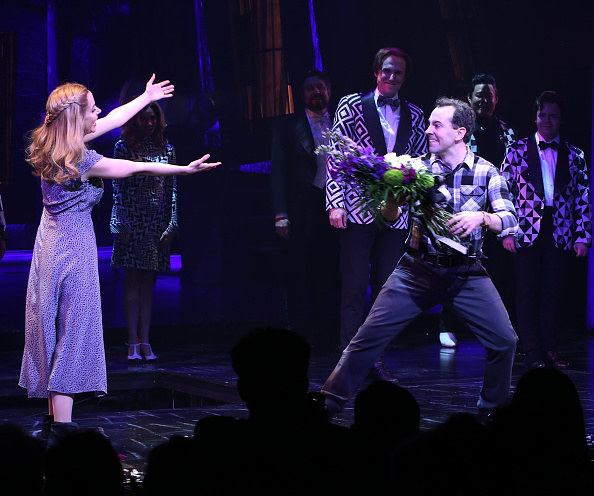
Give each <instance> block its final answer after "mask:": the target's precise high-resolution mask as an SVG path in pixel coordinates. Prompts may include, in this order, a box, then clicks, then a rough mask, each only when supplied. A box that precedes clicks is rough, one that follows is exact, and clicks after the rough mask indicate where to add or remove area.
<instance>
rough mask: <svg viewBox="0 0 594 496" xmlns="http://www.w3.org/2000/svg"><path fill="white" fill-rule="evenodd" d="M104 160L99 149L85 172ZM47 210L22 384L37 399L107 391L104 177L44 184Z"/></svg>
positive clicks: (31, 293) (82, 167)
mask: <svg viewBox="0 0 594 496" xmlns="http://www.w3.org/2000/svg"><path fill="white" fill-rule="evenodd" d="M102 158H103V157H102V156H101V155H99V154H98V153H96V152H95V151H92V150H87V151H86V152H85V155H84V158H83V160H82V161H81V162H80V163H78V164H77V167H78V170H79V172H80V174H81V175H82V174H84V173H85V172H86V171H87V170H89V169H90V168H91V167H92V166H93V165H95V164H96V163H97V162H98V161H99V160H101V159H102ZM41 191H42V195H43V213H42V215H41V222H40V224H39V229H38V230H37V236H36V238H35V247H34V249H33V257H32V259H31V270H30V272H29V283H28V286H27V301H26V305H25V350H24V353H23V361H22V366H21V376H20V380H19V385H20V386H22V387H24V388H26V389H27V394H28V396H29V397H30V398H47V397H48V396H49V393H50V391H54V392H58V393H63V394H74V393H83V392H95V393H98V394H105V393H106V392H107V374H106V371H105V349H104V345H103V324H102V320H101V296H100V293H99V272H98V267H97V242H96V240H95V231H94V229H93V221H92V219H91V211H92V209H93V207H94V206H95V205H96V204H97V203H99V200H100V199H101V195H102V194H103V183H102V182H101V180H97V179H91V180H89V181H82V180H81V179H80V178H78V179H71V180H69V181H67V182H66V183H65V184H57V183H53V184H50V183H47V182H45V181H41Z"/></svg>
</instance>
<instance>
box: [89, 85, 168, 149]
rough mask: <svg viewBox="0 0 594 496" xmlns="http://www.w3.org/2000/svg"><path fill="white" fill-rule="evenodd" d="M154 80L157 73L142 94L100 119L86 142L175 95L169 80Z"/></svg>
mask: <svg viewBox="0 0 594 496" xmlns="http://www.w3.org/2000/svg"><path fill="white" fill-rule="evenodd" d="M154 81H155V75H154V74H153V75H152V76H151V78H150V79H149V80H148V82H147V83H146V89H145V90H144V93H143V94H142V95H140V96H139V97H137V98H135V99H134V100H132V101H131V102H128V103H126V104H125V105H121V106H120V107H117V108H115V109H113V110H112V111H111V112H110V113H109V114H107V115H106V116H105V117H103V118H101V119H98V120H97V128H96V129H95V131H94V132H93V133H90V134H87V135H85V137H84V141H85V143H86V142H89V141H91V140H94V139H95V138H98V137H99V136H101V135H102V134H105V133H107V132H109V131H111V130H112V129H115V128H116V127H120V126H122V125H124V124H125V123H126V122H128V121H129V120H130V119H131V118H132V117H134V116H135V115H136V114H137V113H138V112H140V111H141V110H142V109H143V108H144V107H146V106H147V105H148V104H149V103H151V102H156V101H158V100H161V99H163V98H171V97H172V96H173V90H174V86H173V85H172V84H169V80H165V81H161V82H160V83H157V84H153V82H154Z"/></svg>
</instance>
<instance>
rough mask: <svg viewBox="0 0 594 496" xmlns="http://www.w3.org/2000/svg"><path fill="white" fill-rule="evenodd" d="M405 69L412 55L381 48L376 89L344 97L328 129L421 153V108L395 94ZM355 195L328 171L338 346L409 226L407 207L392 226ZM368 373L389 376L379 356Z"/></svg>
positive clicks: (361, 314)
mask: <svg viewBox="0 0 594 496" xmlns="http://www.w3.org/2000/svg"><path fill="white" fill-rule="evenodd" d="M410 69H411V60H410V57H409V56H408V54H407V53H406V52H404V51H403V50H400V49H399V48H382V49H380V50H379V51H378V52H377V54H376V55H375V58H374V61H373V73H374V76H375V79H376V82H377V87H376V89H375V90H374V91H371V92H369V93H366V94H363V93H355V94H352V95H347V96H345V97H343V98H342V99H341V100H340V102H339V104H338V109H337V110H336V116H335V118H334V126H333V130H335V131H339V132H340V133H341V134H343V135H344V136H348V137H349V138H351V139H352V140H354V141H355V142H356V143H357V144H358V145H362V146H368V147H371V148H373V150H374V151H375V152H376V153H379V154H381V155H385V154H386V153H389V152H395V153H396V154H398V155H403V154H408V155H412V156H414V157H416V156H420V155H424V154H425V153H426V152H427V139H426V137H425V132H424V131H425V116H424V115H423V111H422V110H421V109H420V108H419V107H417V106H416V105H414V104H412V103H410V102H409V101H407V100H404V99H402V98H400V97H399V96H400V95H399V93H400V88H401V87H402V84H403V83H404V81H405V79H406V77H407V75H408V73H409V72H410ZM330 165H331V164H330ZM359 200H360V197H359V196H358V195H357V194H356V192H354V191H353V190H351V189H349V188H346V189H345V188H343V187H342V186H341V185H340V184H338V183H337V182H336V181H334V180H333V179H332V178H331V177H330V176H329V177H328V181H327V183H326V209H327V210H328V211H329V218H330V224H331V225H332V226H334V227H335V228H337V229H340V274H341V281H342V290H341V304H340V305H341V310H340V342H341V347H342V348H343V349H344V348H345V347H346V346H347V345H348V343H349V342H350V340H351V338H352V337H353V336H354V335H355V334H356V332H357V329H359V327H360V326H361V324H362V323H363V321H364V320H365V317H366V315H367V306H366V301H365V299H366V298H365V297H366V293H367V286H368V284H370V286H371V302H370V303H371V304H372V303H373V301H374V300H375V298H376V296H377V295H378V293H379V291H380V289H381V287H382V285H383V284H384V282H385V281H386V279H387V278H388V276H389V275H390V274H391V273H392V271H393V270H394V268H395V267H396V263H397V262H398V260H399V259H400V257H401V256H402V254H403V253H404V242H405V240H406V233H407V228H408V213H407V212H404V214H403V215H402V216H401V217H400V218H399V219H398V222H396V223H395V224H394V225H393V226H391V227H387V226H380V225H379V224H378V223H376V222H375V221H374V220H373V216H372V215H371V214H365V213H364V212H362V211H361V210H360V208H359V206H358V202H359ZM372 374H373V375H374V377H375V378H377V379H381V378H384V379H386V378H388V379H389V378H390V377H389V374H388V373H387V372H386V371H385V369H384V368H383V365H382V362H381V361H379V362H377V363H376V364H375V366H374V368H373V370H372Z"/></svg>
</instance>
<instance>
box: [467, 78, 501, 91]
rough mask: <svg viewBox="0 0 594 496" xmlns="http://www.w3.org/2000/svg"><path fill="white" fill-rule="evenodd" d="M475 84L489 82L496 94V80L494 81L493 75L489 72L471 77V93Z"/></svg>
mask: <svg viewBox="0 0 594 496" xmlns="http://www.w3.org/2000/svg"><path fill="white" fill-rule="evenodd" d="M477 84H490V85H491V86H493V89H494V90H495V94H496V95H497V93H498V92H497V81H495V76H493V75H491V74H482V73H481V74H475V75H474V77H473V78H472V82H471V83H470V92H471V93H472V92H473V91H474V87H475V86H476V85H477Z"/></svg>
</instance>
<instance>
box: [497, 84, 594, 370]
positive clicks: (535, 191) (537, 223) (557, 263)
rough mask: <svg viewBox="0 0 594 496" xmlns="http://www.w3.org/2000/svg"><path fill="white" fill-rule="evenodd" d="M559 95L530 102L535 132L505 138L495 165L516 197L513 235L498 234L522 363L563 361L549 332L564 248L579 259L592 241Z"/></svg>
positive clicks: (582, 175)
mask: <svg viewBox="0 0 594 496" xmlns="http://www.w3.org/2000/svg"><path fill="white" fill-rule="evenodd" d="M561 107H562V106H561V100H560V98H559V95H558V94H557V93H555V92H554V91H545V92H543V93H542V94H541V95H540V96H539V97H538V98H537V99H536V102H535V122H536V130H537V131H536V133H535V134H534V135H532V136H529V137H528V138H523V139H521V140H518V141H516V142H515V143H512V144H511V145H510V146H509V148H508V151H507V156H506V157H505V161H504V163H503V166H502V174H503V175H504V177H505V178H506V179H507V180H508V182H509V185H510V189H511V191H512V193H513V195H514V197H515V202H516V210H517V213H518V232H517V235H516V237H514V236H510V237H506V238H505V239H504V240H503V246H504V248H505V249H506V250H508V251H510V252H512V253H515V262H516V263H515V269H516V294H517V314H518V328H519V334H520V341H521V343H522V348H523V349H524V351H525V353H526V363H527V364H528V366H529V367H532V368H536V367H544V366H555V367H566V366H567V365H568V364H567V362H565V361H564V360H562V359H561V358H559V355H558V353H557V348H556V344H555V333H556V332H555V331H556V326H557V325H558V323H559V322H558V315H559V310H560V298H561V291H562V285H561V280H562V279H561V278H562V275H563V273H564V271H565V268H566V267H567V262H568V260H567V257H568V254H570V253H574V254H575V256H577V257H585V256H586V255H587V254H588V249H589V247H590V246H591V245H592V209H591V202H590V181H589V178H588V171H587V167H586V161H585V158H584V152H583V151H581V150H580V149H579V148H576V147H575V146H573V145H571V144H569V143H568V142H567V141H562V140H561V138H560V126H561V118H562V108H561Z"/></svg>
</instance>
